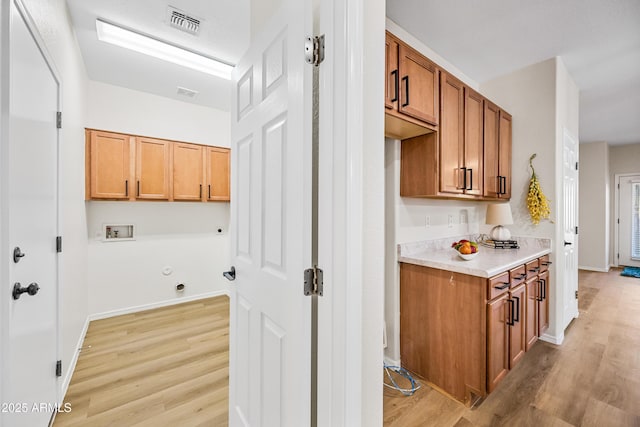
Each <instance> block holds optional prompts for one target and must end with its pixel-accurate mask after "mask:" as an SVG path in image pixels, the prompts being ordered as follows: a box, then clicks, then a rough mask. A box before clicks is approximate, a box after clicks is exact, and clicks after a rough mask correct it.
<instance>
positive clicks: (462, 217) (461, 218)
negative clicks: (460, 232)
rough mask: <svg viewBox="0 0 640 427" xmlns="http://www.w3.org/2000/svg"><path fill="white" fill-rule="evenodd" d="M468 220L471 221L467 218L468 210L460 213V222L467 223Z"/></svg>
mask: <svg viewBox="0 0 640 427" xmlns="http://www.w3.org/2000/svg"><path fill="white" fill-rule="evenodd" d="M467 222H469V221H468V218H467V213H466V212H462V213H461V214H460V224H466V223H467Z"/></svg>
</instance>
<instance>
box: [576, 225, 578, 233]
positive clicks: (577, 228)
mask: <svg viewBox="0 0 640 427" xmlns="http://www.w3.org/2000/svg"><path fill="white" fill-rule="evenodd" d="M576 234H578V226H577V225H576Z"/></svg>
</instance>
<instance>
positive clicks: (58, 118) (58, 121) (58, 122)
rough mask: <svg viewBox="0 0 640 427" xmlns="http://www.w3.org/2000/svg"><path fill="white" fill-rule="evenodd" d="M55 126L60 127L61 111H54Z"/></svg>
mask: <svg viewBox="0 0 640 427" xmlns="http://www.w3.org/2000/svg"><path fill="white" fill-rule="evenodd" d="M56 127H57V128H58V129H62V111H58V112H57V113H56Z"/></svg>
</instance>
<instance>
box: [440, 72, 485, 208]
mask: <svg viewBox="0 0 640 427" xmlns="http://www.w3.org/2000/svg"><path fill="white" fill-rule="evenodd" d="M482 105H483V98H482V96H481V95H480V94H478V93H477V92H475V91H474V90H472V89H469V88H468V87H466V86H464V85H463V84H462V82H460V81H459V80H457V79H455V78H453V77H451V76H450V75H448V74H446V73H441V87H440V108H441V115H440V163H439V166H440V169H439V170H440V192H441V193H452V194H468V195H473V196H481V195H482V185H483V176H482V169H483V168H482V156H483V153H482V150H483V142H482V120H483V111H482Z"/></svg>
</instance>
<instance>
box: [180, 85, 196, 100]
mask: <svg viewBox="0 0 640 427" xmlns="http://www.w3.org/2000/svg"><path fill="white" fill-rule="evenodd" d="M197 94H198V92H196V91H195V90H191V89H187V88H186V87H180V86H178V95H181V96H186V97H187V98H195V97H196V95H197Z"/></svg>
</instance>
